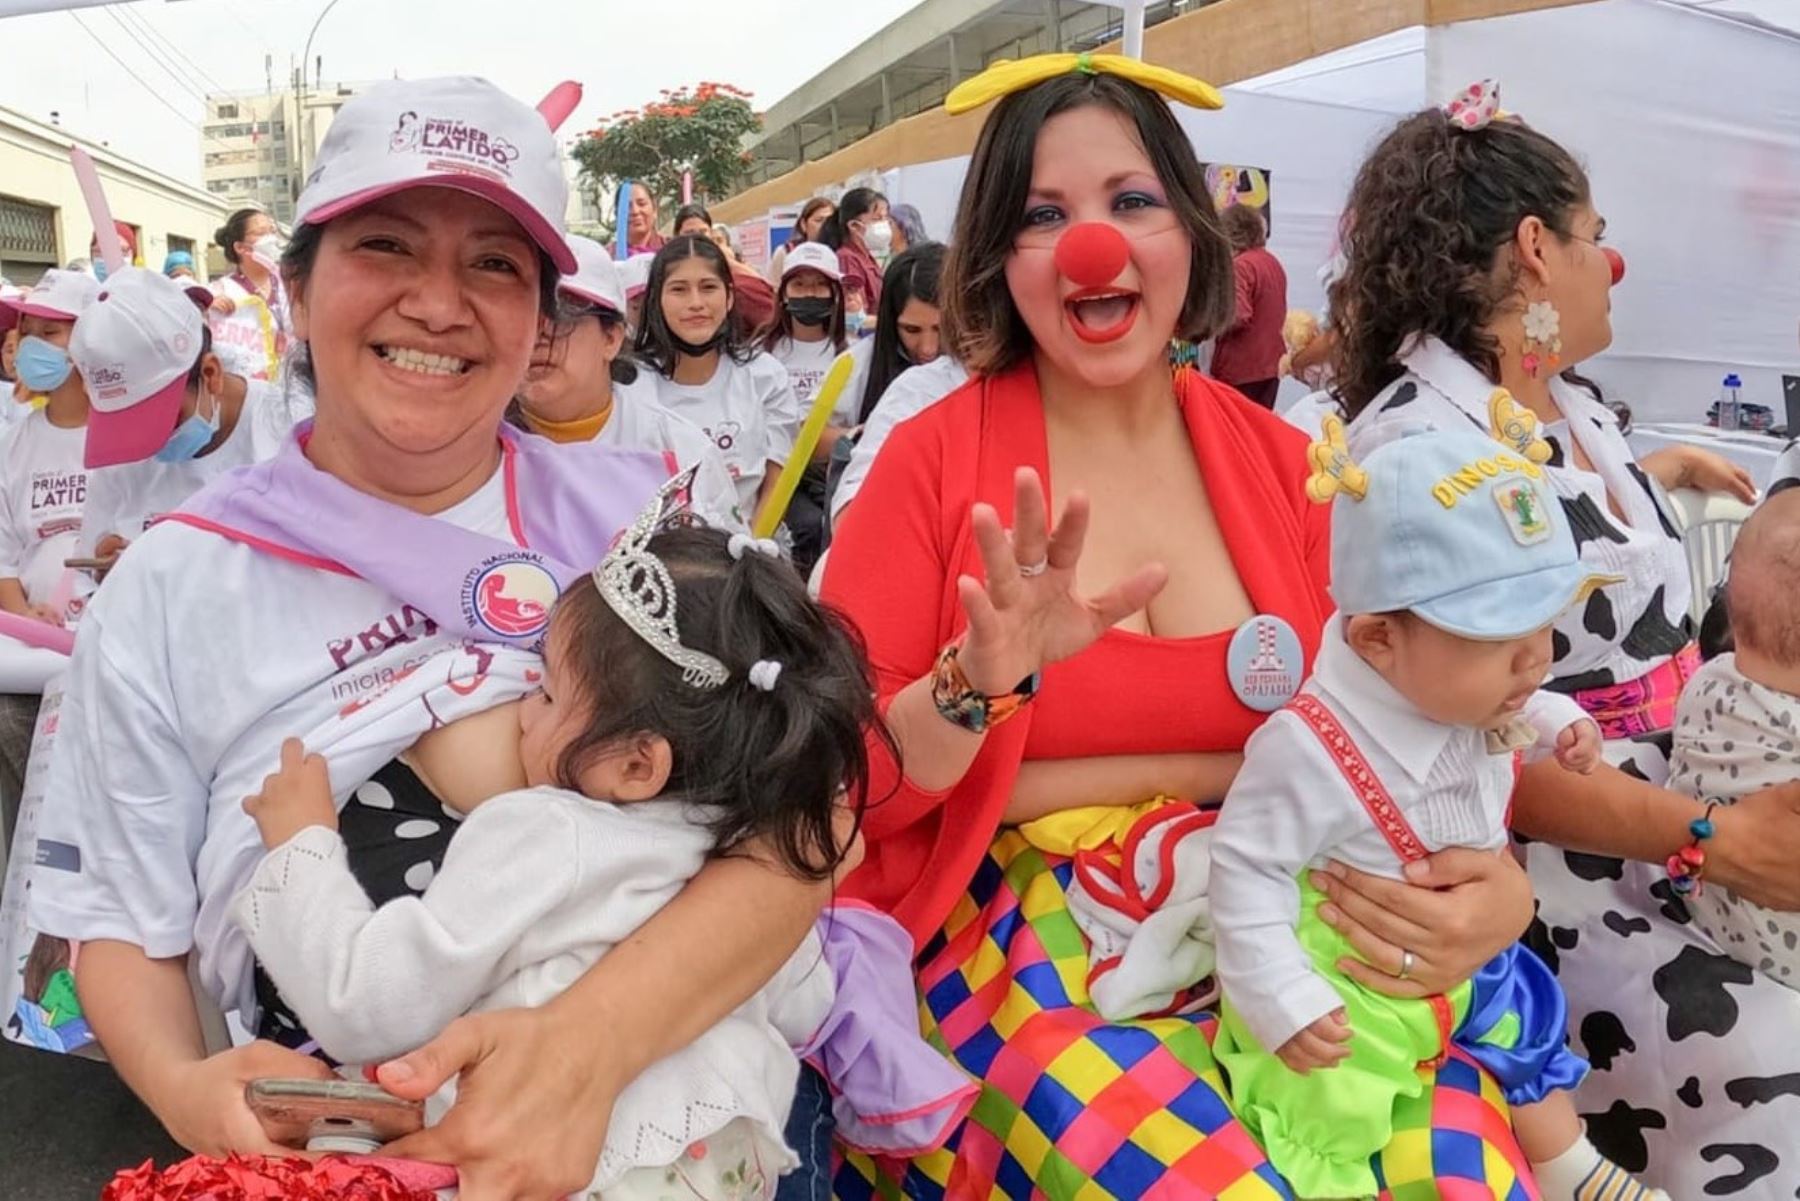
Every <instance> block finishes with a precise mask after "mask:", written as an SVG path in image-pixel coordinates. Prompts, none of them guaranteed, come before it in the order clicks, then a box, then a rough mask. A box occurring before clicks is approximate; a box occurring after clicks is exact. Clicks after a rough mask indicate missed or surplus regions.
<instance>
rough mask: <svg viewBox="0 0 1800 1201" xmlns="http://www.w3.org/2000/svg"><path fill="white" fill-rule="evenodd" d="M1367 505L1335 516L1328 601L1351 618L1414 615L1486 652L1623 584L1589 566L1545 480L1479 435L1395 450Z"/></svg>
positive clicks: (1379, 455) (1387, 455)
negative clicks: (1489, 644)
mask: <svg viewBox="0 0 1800 1201" xmlns="http://www.w3.org/2000/svg"><path fill="white" fill-rule="evenodd" d="M1361 466H1362V469H1363V471H1364V472H1365V473H1366V474H1367V487H1366V491H1365V494H1364V496H1363V499H1361V500H1356V499H1353V498H1352V497H1351V496H1350V495H1348V494H1346V493H1343V492H1340V493H1339V495H1338V497H1337V499H1336V501H1335V502H1334V508H1333V509H1332V514H1331V595H1332V599H1334V600H1335V601H1336V602H1337V606H1338V609H1339V610H1340V611H1341V612H1343V613H1346V614H1355V613H1390V612H1395V611H1398V610H1403V609H1404V610H1409V611H1411V612H1412V613H1415V614H1417V615H1418V616H1419V617H1421V618H1423V619H1424V620H1425V621H1428V622H1430V623H1431V624H1432V625H1434V626H1437V627H1438V628H1439V629H1442V630H1445V631H1447V632H1449V633H1452V634H1456V635H1459V636H1460V637H1463V638H1472V639H1477V640H1481V641H1505V640H1507V639H1511V638H1520V637H1523V636H1524V635H1526V634H1530V633H1532V632H1534V631H1536V630H1541V629H1543V628H1544V627H1545V626H1547V625H1549V624H1550V623H1552V622H1553V621H1555V620H1556V619H1557V618H1558V617H1560V616H1561V615H1562V614H1563V612H1564V611H1565V610H1567V609H1568V608H1569V607H1570V606H1571V605H1574V604H1575V603H1577V602H1578V601H1580V600H1582V599H1583V598H1584V597H1586V596H1587V595H1588V594H1589V593H1591V592H1592V591H1593V590H1594V589H1596V588H1599V587H1602V586H1604V585H1606V584H1612V583H1617V582H1618V577H1616V576H1605V575H1598V574H1596V573H1594V572H1592V571H1590V570H1588V568H1587V567H1586V566H1585V565H1583V563H1582V562H1581V555H1580V553H1579V552H1578V551H1577V550H1576V547H1575V539H1574V537H1573V535H1572V534H1571V532H1570V529H1569V523H1568V520H1567V519H1566V518H1565V517H1564V515H1563V510H1562V506H1561V504H1560V503H1558V501H1557V499H1556V496H1555V494H1554V493H1553V492H1552V491H1551V490H1550V486H1549V483H1548V481H1547V480H1546V479H1545V477H1544V469H1543V468H1542V467H1540V466H1538V465H1537V464H1536V463H1533V462H1531V461H1530V460H1529V459H1527V458H1526V457H1525V456H1524V455H1521V454H1518V453H1515V452H1514V451H1513V450H1512V449H1511V448H1509V447H1506V446H1504V445H1502V444H1500V443H1498V442H1496V441H1494V440H1493V439H1492V438H1489V437H1487V436H1485V435H1483V434H1480V433H1476V432H1474V431H1469V432H1463V431H1461V430H1448V431H1433V432H1429V433H1419V434H1414V435H1412V436H1410V437H1403V438H1398V439H1395V440H1394V441H1392V442H1388V443H1386V444H1384V445H1382V446H1381V447H1379V448H1378V449H1376V450H1374V451H1373V452H1371V453H1370V455H1369V457H1368V458H1367V459H1365V460H1363V461H1362V464H1361Z"/></svg>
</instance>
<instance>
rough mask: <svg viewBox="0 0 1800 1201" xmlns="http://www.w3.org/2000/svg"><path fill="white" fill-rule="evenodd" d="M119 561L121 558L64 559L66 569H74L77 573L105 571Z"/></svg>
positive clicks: (115, 556)
mask: <svg viewBox="0 0 1800 1201" xmlns="http://www.w3.org/2000/svg"><path fill="white" fill-rule="evenodd" d="M118 561H119V556H117V555H114V556H113V557H112V558H110V559H64V560H63V566H64V567H73V568H74V569H75V570H77V571H105V570H106V569H107V568H109V567H111V566H112V565H113V564H115V563H117V562H118Z"/></svg>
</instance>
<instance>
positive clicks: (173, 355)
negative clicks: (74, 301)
mask: <svg viewBox="0 0 1800 1201" xmlns="http://www.w3.org/2000/svg"><path fill="white" fill-rule="evenodd" d="M211 299H212V296H211V294H210V293H209V292H207V290H206V289H205V288H202V287H198V286H193V287H187V286H183V285H182V283H181V281H179V280H174V279H170V278H169V277H168V276H166V275H163V274H162V273H161V272H159V271H152V270H150V269H149V268H147V267H121V268H120V269H119V270H117V271H115V272H113V274H111V275H109V276H107V278H106V283H105V284H104V285H103V286H102V287H101V288H100V294H99V295H98V296H97V297H95V298H94V303H93V304H92V305H90V306H89V307H88V310H87V311H86V312H85V313H83V314H82V315H81V317H80V318H79V319H78V320H77V321H76V322H75V332H74V334H73V335H71V337H70V338H69V357H70V358H71V359H73V360H74V362H75V369H76V370H77V371H79V372H81V378H82V380H83V381H84V382H85V383H86V384H87V391H88V422H87V446H86V450H85V453H84V454H83V456H82V461H83V463H84V464H85V465H86V466H87V467H89V468H94V467H111V466H114V465H115V464H119V463H136V462H139V461H141V460H143V459H147V458H149V457H150V456H151V455H153V454H155V453H156V452H157V451H158V450H160V449H162V446H163V444H164V443H165V442H167V441H168V440H169V435H170V434H172V433H174V432H175V423H176V419H177V418H178V417H179V416H180V415H181V401H182V398H183V397H184V396H186V395H187V390H188V374H189V372H191V371H192V370H193V369H194V361H195V360H196V359H198V358H199V357H200V351H201V348H202V347H203V346H204V345H205V344H206V339H205V333H206V317H205V315H204V312H203V309H204V306H205V305H206V304H207V303H208V302H209V301H210V300H211Z"/></svg>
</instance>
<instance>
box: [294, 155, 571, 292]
mask: <svg viewBox="0 0 1800 1201" xmlns="http://www.w3.org/2000/svg"><path fill="white" fill-rule="evenodd" d="M410 188H455V189H456V190H457V191H459V192H467V193H469V194H470V195H472V196H479V197H481V198H482V199H483V200H485V201H487V202H488V203H489V204H492V205H494V206H496V207H497V208H499V209H501V210H502V211H504V212H505V213H506V214H507V216H509V217H511V218H512V219H513V220H515V221H517V222H518V223H519V224H520V225H522V226H524V227H525V236H526V237H528V238H530V239H531V240H532V241H533V242H536V243H537V244H538V248H539V249H541V250H542V251H543V252H544V253H545V254H547V255H549V256H550V261H551V262H553V263H555V264H556V269H557V270H558V271H559V272H561V273H562V274H564V275H573V274H575V270H576V267H577V264H576V262H575V251H574V250H572V249H571V248H570V246H569V242H568V239H567V238H565V237H563V235H562V234H561V233H559V232H558V231H557V229H556V227H555V226H553V225H551V224H550V222H548V221H546V220H545V219H544V217H543V216H542V215H541V214H540V213H539V212H538V211H537V210H536V209H534V208H532V207H531V205H530V204H528V203H526V201H525V198H524V197H522V196H520V195H519V194H518V193H517V192H515V191H513V190H512V189H511V188H509V187H507V186H506V185H505V184H503V183H500V182H498V181H497V180H492V179H486V178H484V177H482V176H479V175H451V174H448V173H445V172H435V173H433V174H431V175H425V176H421V177H419V178H418V179H403V180H399V181H397V182H395V183H384V184H377V185H376V186H374V187H372V188H364V189H363V190H362V191H360V192H352V193H350V195H348V196H345V197H343V198H341V199H338V200H333V201H331V202H329V203H327V204H322V205H320V206H319V207H318V208H316V209H314V210H313V211H312V212H310V213H308V214H306V223H307V224H308V225H319V224H322V223H324V222H326V221H329V220H331V219H332V218H333V217H341V216H343V215H344V214H345V213H348V212H352V211H354V210H356V209H359V208H361V207H362V206H363V205H365V204H370V203H373V202H374V201H377V200H380V199H381V198H382V197H383V196H392V195H393V194H394V193H395V192H404V191H407V190H408V189H410Z"/></svg>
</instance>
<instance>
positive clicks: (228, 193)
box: [200, 83, 357, 226]
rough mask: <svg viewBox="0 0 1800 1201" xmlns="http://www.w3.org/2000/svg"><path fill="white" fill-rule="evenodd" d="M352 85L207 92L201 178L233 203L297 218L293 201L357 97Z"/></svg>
mask: <svg viewBox="0 0 1800 1201" xmlns="http://www.w3.org/2000/svg"><path fill="white" fill-rule="evenodd" d="M356 91H357V87H356V85H354V84H330V83H327V84H315V85H311V86H309V87H307V88H306V89H305V91H304V92H301V91H300V90H298V89H297V88H289V89H287V90H284V91H279V92H275V91H267V90H265V91H261V92H234V93H229V94H223V95H214V96H208V97H207V98H206V120H205V123H204V124H203V125H202V127H201V139H200V140H201V147H202V150H201V172H200V174H201V181H202V184H203V186H204V187H205V188H206V190H207V191H208V192H210V193H212V194H213V195H214V196H217V197H218V198H219V199H220V200H221V201H222V202H223V203H225V204H226V205H228V206H229V207H230V208H233V209H236V208H243V207H246V206H250V207H255V208H260V209H262V210H263V211H264V212H266V213H268V214H269V215H270V216H272V217H274V218H275V220H276V221H278V222H279V223H280V224H282V225H284V226H285V225H289V224H292V222H293V218H294V202H295V201H296V200H298V199H299V198H300V190H301V189H302V188H303V187H304V186H305V185H306V173H307V171H308V170H310V169H311V165H312V161H313V157H314V156H315V155H316V154H317V152H318V148H319V143H320V142H321V141H323V140H324V137H325V131H326V130H327V129H329V128H330V127H331V120H332V118H333V117H335V116H336V115H337V111H338V109H340V108H342V107H343V105H344V102H345V101H346V100H348V99H350V97H351V96H353V95H355V94H356Z"/></svg>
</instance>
